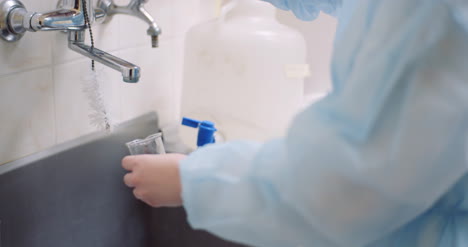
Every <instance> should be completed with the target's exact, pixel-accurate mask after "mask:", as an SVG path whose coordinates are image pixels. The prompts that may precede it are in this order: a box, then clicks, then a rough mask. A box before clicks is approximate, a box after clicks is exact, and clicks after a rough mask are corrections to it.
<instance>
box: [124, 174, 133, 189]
mask: <svg viewBox="0 0 468 247" xmlns="http://www.w3.org/2000/svg"><path fill="white" fill-rule="evenodd" d="M124 183H125V184H126V185H127V186H128V187H130V188H133V187H135V186H136V182H135V176H134V174H132V173H127V174H125V176H124Z"/></svg>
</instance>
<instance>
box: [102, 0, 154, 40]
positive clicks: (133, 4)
mask: <svg viewBox="0 0 468 247" xmlns="http://www.w3.org/2000/svg"><path fill="white" fill-rule="evenodd" d="M147 2H148V0H131V1H130V3H129V4H128V5H127V6H118V5H116V4H115V3H114V0H99V1H98V3H97V8H99V9H101V10H102V11H103V12H104V13H105V14H106V19H104V22H106V21H109V20H110V18H111V17H112V16H113V15H115V14H126V15H132V16H136V17H138V18H140V19H142V20H143V21H145V22H146V23H147V24H148V25H149V28H148V31H147V34H148V35H149V36H150V37H151V46H152V47H153V48H154V47H158V39H159V35H160V34H161V28H160V27H159V26H158V24H156V22H155V21H154V18H153V17H152V16H151V15H150V14H149V13H148V11H146V9H145V7H144V4H145V3H147Z"/></svg>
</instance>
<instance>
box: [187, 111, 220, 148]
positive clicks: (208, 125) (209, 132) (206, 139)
mask: <svg viewBox="0 0 468 247" xmlns="http://www.w3.org/2000/svg"><path fill="white" fill-rule="evenodd" d="M182 125H185V126H188V127H192V128H198V140H197V146H198V147H202V146H205V145H206V144H210V143H215V138H214V134H215V133H216V131H217V129H216V128H215V124H214V123H213V122H210V121H199V120H195V119H191V118H185V117H184V118H183V119H182Z"/></svg>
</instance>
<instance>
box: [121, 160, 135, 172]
mask: <svg viewBox="0 0 468 247" xmlns="http://www.w3.org/2000/svg"><path fill="white" fill-rule="evenodd" d="M136 164H137V159H136V157H135V156H126V157H125V158H123V159H122V167H123V168H124V169H125V170H127V171H132V170H133V168H134V167H135V166H136Z"/></svg>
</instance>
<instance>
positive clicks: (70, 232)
mask: <svg viewBox="0 0 468 247" xmlns="http://www.w3.org/2000/svg"><path fill="white" fill-rule="evenodd" d="M158 131H159V130H158V121H157V116H156V114H154V113H153V114H148V115H145V116H142V117H140V118H138V119H135V120H132V121H130V122H128V123H126V124H124V125H122V126H121V127H119V128H118V129H117V130H116V131H115V132H114V133H112V134H110V135H104V134H93V135H89V136H86V137H83V138H80V139H77V140H74V141H72V142H69V143H66V144H63V145H59V146H57V147H54V148H51V149H48V150H45V151H43V152H41V153H38V154H34V155H31V156H29V157H26V158H23V159H21V160H17V161H14V162H11V163H8V164H6V165H2V166H0V247H150V246H151V247H153V246H154V247H156V246H164V247H171V246H174V247H175V246H177V247H184V246H187V247H190V246H200V247H201V246H203V247H211V246H213V247H230V246H240V245H236V244H234V243H230V242H226V241H223V240H221V239H218V238H216V237H214V236H212V235H210V234H208V233H206V232H203V231H195V230H192V229H191V228H190V227H189V225H188V224H187V222H186V216H185V212H184V210H183V209H182V208H176V209H153V208H150V207H148V206H146V205H145V204H143V203H141V202H139V201H137V200H135V199H134V198H133V196H132V193H131V190H130V189H128V188H127V187H125V186H124V184H123V183H122V177H123V175H124V174H125V171H124V170H123V169H122V168H121V166H120V161H121V159H122V157H124V156H125V155H128V151H127V149H126V147H125V145H124V143H126V142H128V141H131V140H134V139H136V138H142V137H146V136H148V135H150V134H153V133H156V132H158ZM173 151H177V150H173Z"/></svg>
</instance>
